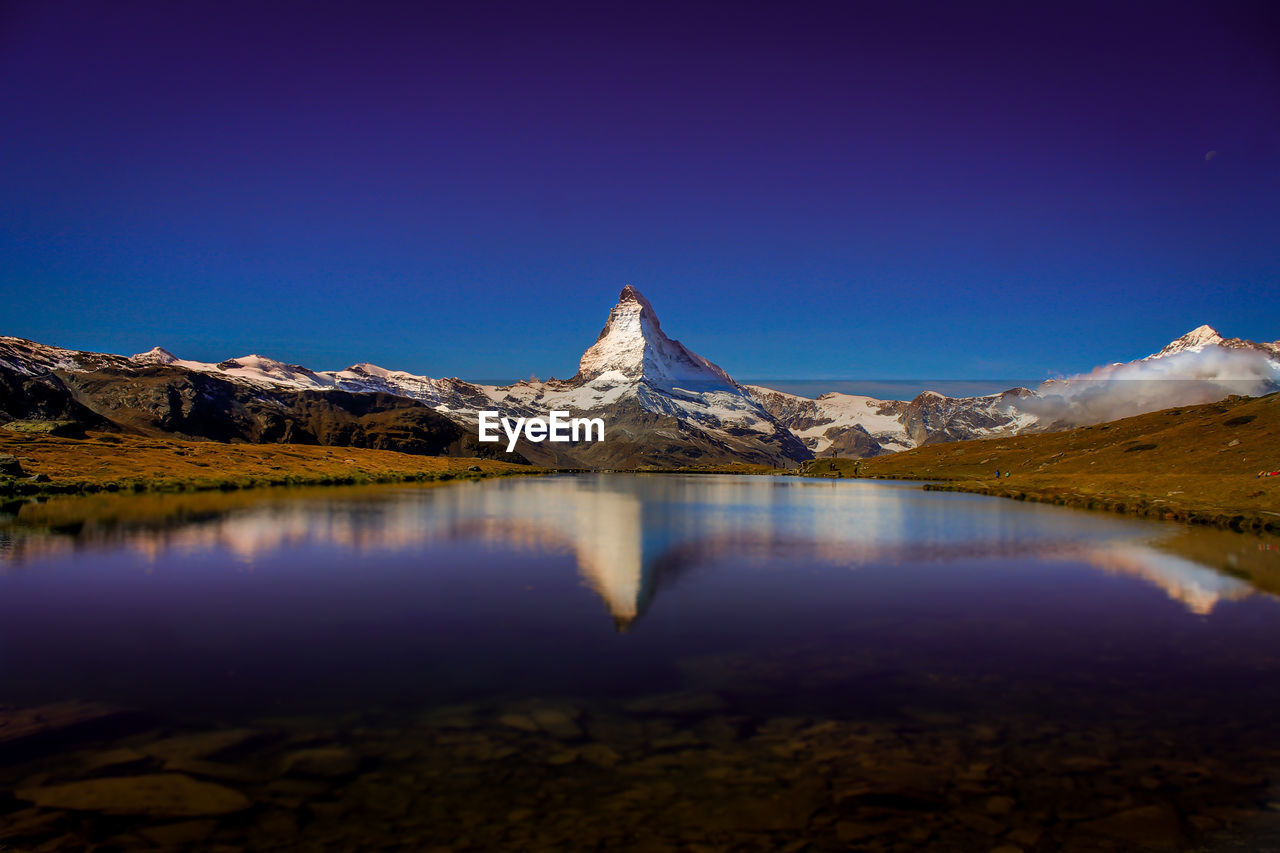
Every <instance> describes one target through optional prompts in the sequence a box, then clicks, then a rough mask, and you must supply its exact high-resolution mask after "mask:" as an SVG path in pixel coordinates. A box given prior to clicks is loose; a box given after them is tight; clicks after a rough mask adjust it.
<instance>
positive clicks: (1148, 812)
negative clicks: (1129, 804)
mask: <svg viewBox="0 0 1280 853" xmlns="http://www.w3.org/2000/svg"><path fill="white" fill-rule="evenodd" d="M1077 828H1078V829H1079V830H1080V831H1081V832H1085V833H1088V834H1089V835H1101V836H1104V837H1106V838H1114V839H1116V840H1118V841H1121V842H1123V843H1125V844H1126V845H1129V846H1130V847H1131V848H1132V849H1142V850H1176V849H1177V848H1178V846H1179V845H1180V844H1181V843H1182V829H1181V827H1180V826H1179V824H1178V815H1177V814H1176V813H1175V812H1174V810H1173V809H1172V808H1170V807H1169V806H1164V805H1157V806H1142V807H1140V808H1136V809H1129V810H1127V811H1122V812H1117V813H1116V814H1113V815H1110V816H1108V817H1104V818H1099V819H1097V820H1091V821H1086V822H1085V823H1082V824H1080V825H1079V827H1077Z"/></svg>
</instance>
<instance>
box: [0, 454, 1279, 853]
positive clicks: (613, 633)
mask: <svg viewBox="0 0 1280 853" xmlns="http://www.w3.org/2000/svg"><path fill="white" fill-rule="evenodd" d="M1273 591H1280V544H1278V543H1277V541H1276V540H1275V539H1265V538H1258V537H1254V536H1245V535H1242V534H1236V533H1229V532H1222V531H1215V530H1203V529H1195V528H1189V527H1184V526H1178V525H1165V524H1158V523H1153V522H1145V521H1134V520H1129V519H1125V518H1123V517H1119V516H1111V515H1105V514H1098V513H1090V512H1082V511H1075V510H1068V509H1062V508H1057V507H1048V506H1040V505H1028V504H1021V503H1016V502H1012V501H1003V500H999V499H993V498H986V497H980V496H968V495H959V494H947V493H930V492H924V491H921V490H920V489H919V488H918V486H917V485H915V484H897V483H886V482H867V481H828V480H809V479H798V478H790V477H718V476H697V477H694V476H691V477H677V476H667V475H649V476H646V475H600V476H566V477H544V478H519V479H507V480H490V481H484V482H478V483H470V482H467V483H457V484H451V485H446V486H436V487H427V486H380V487H374V488H363V489H356V488H352V489H339V488H329V489H315V490H299V491H289V490H267V491H261V492H245V493H232V494H227V495H223V494H195V495H191V494H186V495H168V496H130V497H106V496H103V497H93V498H75V499H61V500H50V501H47V502H44V503H24V504H13V505H9V506H6V507H3V508H0V850H6V851H8V850H15V851H16V850H90V849H92V850H96V851H109V850H146V849H157V850H166V849H167V850H206V849H207V850H240V849H251V850H437V851H445V850H457V851H462V850H543V849H546V850H637V851H640V850H646V851H647V850H652V851H666V850H672V851H675V850H689V851H737V850H744V851H745V850H794V851H799V850H818V851H822V850H849V849H854V850H919V849H931V850H957V851H968V850H976V851H989V850H1001V851H1003V853H1012V851H1016V850H1022V851H1048V850H1099V849H1112V850H1132V849H1155V850H1160V849H1204V850H1252V849H1280V841H1276V839H1277V838H1280V832H1277V821H1280V767H1278V765H1280V724H1278V723H1280V710H1278V709H1280V602H1278V601H1277V599H1276V598H1275V597H1274V595H1273ZM1273 779H1274V780H1275V786H1274V787H1273Z"/></svg>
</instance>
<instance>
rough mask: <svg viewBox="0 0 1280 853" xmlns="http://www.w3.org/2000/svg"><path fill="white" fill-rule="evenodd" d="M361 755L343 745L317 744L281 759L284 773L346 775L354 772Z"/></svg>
mask: <svg viewBox="0 0 1280 853" xmlns="http://www.w3.org/2000/svg"><path fill="white" fill-rule="evenodd" d="M359 765H360V757H359V756H358V755H356V754H355V753H354V752H352V751H351V750H349V749H347V748H345V747H341V746H317V747H312V748H311V749H300V750H298V751H297V752H291V753H289V754H288V755H286V756H285V757H284V759H283V760H282V761H281V764H280V766H281V769H282V771H283V772H284V773H286V774H290V773H294V774H300V775H303V776H345V775H347V774H348V773H354V772H355V770H356V768H357V767H358V766H359Z"/></svg>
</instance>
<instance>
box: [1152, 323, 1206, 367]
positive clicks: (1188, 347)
mask: <svg viewBox="0 0 1280 853" xmlns="http://www.w3.org/2000/svg"><path fill="white" fill-rule="evenodd" d="M1222 341H1223V337H1222V335H1220V334H1218V330H1217V329H1215V328H1213V327H1212V326H1196V327H1195V328H1194V329H1192V330H1191V331H1189V332H1187V333H1186V334H1185V335H1183V336H1182V337H1180V338H1178V339H1177V340H1175V341H1172V342H1170V343H1168V344H1166V345H1165V347H1164V349H1162V350H1160V352H1157V353H1154V354H1152V355H1149V356H1147V358H1166V357H1168V356H1171V355H1176V354H1177V353H1180V352H1203V351H1204V348H1205V347H1211V346H1221V345H1222ZM1143 360H1144V361H1145V360H1146V359H1143Z"/></svg>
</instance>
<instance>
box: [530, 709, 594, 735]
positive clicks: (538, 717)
mask: <svg viewBox="0 0 1280 853" xmlns="http://www.w3.org/2000/svg"><path fill="white" fill-rule="evenodd" d="M529 716H530V717H531V718H532V719H533V721H534V722H535V723H537V724H538V728H540V729H542V730H543V731H544V732H546V733H547V734H549V735H551V736H552V737H554V738H559V739H561V740H577V739H578V738H580V737H582V729H581V727H579V726H578V724H577V723H575V722H574V721H573V718H572V717H570V716H569V715H568V714H567V713H565V712H564V711H562V710H560V709H559V708H539V709H537V710H534V711H530V712H529Z"/></svg>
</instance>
